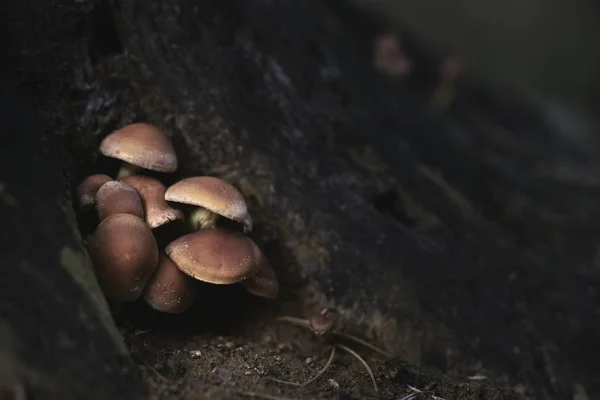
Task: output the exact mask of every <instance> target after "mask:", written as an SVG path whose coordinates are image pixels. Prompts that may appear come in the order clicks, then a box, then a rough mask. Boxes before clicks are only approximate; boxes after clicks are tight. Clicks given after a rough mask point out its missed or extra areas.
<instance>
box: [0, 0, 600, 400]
mask: <svg viewBox="0 0 600 400" xmlns="http://www.w3.org/2000/svg"><path fill="white" fill-rule="evenodd" d="M46 3H47V2H43V1H40V0H36V1H30V2H23V1H13V0H10V1H9V2H8V7H9V12H8V14H7V15H9V16H10V17H11V18H10V21H9V22H10V23H9V24H8V26H9V29H10V35H11V38H12V39H13V40H12V42H11V45H12V46H13V53H11V54H13V56H12V58H11V60H12V61H13V62H14V63H13V64H12V65H11V66H10V67H11V69H10V73H11V77H13V79H14V82H16V84H17V85H18V88H19V91H20V92H21V93H24V94H25V95H26V96H28V97H29V98H30V99H31V101H32V103H33V104H34V105H35V106H36V107H37V110H38V112H39V114H40V115H41V119H42V121H43V128H42V127H40V126H36V125H32V123H31V119H30V118H29V117H28V116H21V111H22V110H23V109H24V108H22V106H19V105H17V104H16V102H13V98H14V96H16V95H12V94H7V95H6V96H5V98H6V100H5V105H4V107H3V112H5V113H6V120H5V121H9V120H14V121H15V124H14V125H12V124H10V125H9V127H8V129H7V130H6V131H5V132H8V134H6V133H5V134H4V135H3V136H2V140H3V142H2V149H1V151H2V169H3V171H5V172H4V173H3V174H2V177H3V178H2V181H3V186H2V187H1V190H0V194H1V195H2V197H1V198H0V199H1V200H2V201H0V204H1V207H2V208H1V210H2V216H3V221H4V227H5V229H4V230H3V232H2V235H3V237H2V238H3V240H2V246H3V258H4V260H5V261H6V262H5V263H3V268H2V274H3V275H2V280H1V283H2V286H3V287H2V291H1V293H2V296H3V297H2V301H1V307H2V320H3V321H4V322H3V325H4V326H6V327H7V328H6V329H7V330H9V331H11V332H12V337H16V338H18V342H19V343H20V345H19V347H14V346H13V347H11V349H13V350H15V349H21V350H19V351H16V350H15V352H14V354H13V355H14V358H13V361H12V364H11V361H10V360H9V363H8V364H7V365H16V366H21V365H28V366H29V367H28V368H29V369H28V370H27V371H29V372H31V373H32V374H33V375H27V374H26V375H23V374H21V373H19V374H17V375H15V376H17V377H19V378H18V379H20V380H21V381H23V382H25V383H26V384H27V387H28V388H30V389H29V390H31V391H32V392H33V393H35V398H80V397H81V398H84V397H85V398H92V397H93V396H96V397H94V398H118V397H117V393H120V395H121V396H123V397H122V398H136V396H139V393H138V390H139V385H138V384H137V383H136V381H135V380H134V379H133V376H132V375H131V369H130V367H131V363H130V360H129V359H128V358H127V356H126V355H125V350H124V347H123V344H122V339H121V338H120V336H119V333H118V331H117V330H116V328H115V325H114V323H113V322H112V320H111V319H110V314H109V312H108V308H107V306H106V304H105V301H104V299H103V298H102V296H101V294H100V291H99V288H98V286H97V283H96V282H95V280H94V279H93V277H92V274H91V269H90V262H89V259H88V257H87V253H86V252H85V250H84V247H83V246H82V240H81V237H80V236H79V233H78V231H77V223H76V220H75V218H74V216H73V212H72V209H71V205H70V203H69V195H70V193H71V191H72V187H73V186H74V185H75V184H77V183H78V182H79V181H80V180H81V179H82V178H83V177H84V176H85V174H90V173H95V172H104V173H109V174H114V173H115V170H116V165H115V164H114V163H111V162H110V161H109V160H106V159H103V158H102V157H100V156H99V155H98V151H97V147H98V144H99V142H100V140H101V139H102V137H104V136H105V135H106V134H108V133H109V132H110V131H111V130H113V129H114V128H116V127H119V126H122V125H124V124H126V123H130V122H134V121H148V122H151V123H154V124H156V125H157V126H159V127H161V128H162V129H163V130H164V131H165V132H167V133H168V134H169V135H171V137H172V140H173V143H174V145H175V148H176V150H177V151H178V155H179V163H180V168H179V170H178V172H177V174H175V175H173V176H172V177H169V178H168V179H170V180H171V181H174V180H175V179H177V178H179V177H182V176H190V175H199V174H202V175H215V176H219V177H222V178H224V179H226V180H228V181H230V182H232V183H233V184H234V185H235V186H236V187H238V188H239V189H240V191H241V192H242V193H243V194H244V195H245V196H246V198H247V199H249V204H250V211H251V214H252V216H253V219H254V220H255V229H254V230H253V232H252V234H251V235H252V237H253V238H254V239H255V240H256V242H257V243H258V244H259V245H260V246H261V248H263V250H264V251H265V254H266V255H267V257H268V258H269V259H270V261H271V264H272V265H273V267H274V268H275V270H276V272H277V274H278V276H279V277H280V279H281V285H282V287H281V291H282V295H281V298H280V300H279V301H278V302H277V303H276V306H275V309H273V307H268V306H264V304H263V303H260V302H259V303H256V302H254V303H253V302H252V301H251V300H247V298H246V297H244V294H240V293H238V292H235V293H234V292H231V293H233V296H234V297H233V298H234V299H237V301H239V302H240V303H239V304H237V305H236V304H233V305H227V306H223V307H224V309H227V310H228V311H232V310H234V311H232V312H233V314H232V315H233V317H232V318H234V319H235V318H238V317H239V318H240V320H239V321H238V320H235V321H233V322H234V323H238V322H239V323H240V324H245V325H246V327H245V332H250V333H249V334H242V333H240V334H239V336H237V337H238V338H239V340H244V341H245V344H244V346H246V348H248V349H252V351H253V352H255V353H256V354H258V356H257V357H258V358H257V359H252V357H251V356H250V355H248V354H249V353H248V354H246V355H245V353H244V351H243V350H240V351H239V353H240V354H241V355H239V354H237V353H236V355H231V357H232V359H236V360H237V358H235V357H242V358H243V357H247V358H245V359H244V360H249V359H251V360H252V361H251V362H250V361H248V362H249V363H254V364H253V365H255V368H254V369H255V370H259V369H260V368H259V367H258V366H262V368H263V370H264V369H266V371H267V372H265V373H262V372H258V373H257V374H258V375H259V376H258V377H257V376H256V375H255V374H254V372H251V373H250V374H245V371H246V370H245V369H244V368H247V367H244V366H243V365H242V364H243V362H241V363H240V364H238V363H237V362H236V363H233V364H231V365H229V366H227V367H226V368H225V369H226V370H227V371H229V372H228V373H231V374H233V376H235V378H236V385H237V386H233V387H231V388H228V387H227V385H225V386H223V383H222V382H221V381H218V382H215V380H214V379H212V378H210V376H212V375H210V374H208V372H209V371H211V370H213V371H216V373H217V375H218V374H219V373H220V372H219V371H221V370H222V369H223V368H222V367H221V366H220V364H219V363H220V362H222V363H226V362H227V360H225V359H224V358H223V354H229V353H223V352H224V351H226V350H223V349H222V347H223V346H221V345H220V342H219V340H221V339H218V338H217V337H215V336H211V335H203V336H202V337H201V338H191V337H190V335H188V336H186V335H183V337H182V335H181V334H180V333H175V332H171V331H170V330H169V329H168V326H167V328H165V326H163V327H162V329H161V330H160V331H159V332H153V333H152V334H151V335H149V336H147V337H143V335H142V336H139V335H129V336H127V341H128V343H129V344H130V349H131V352H132V354H133V355H135V358H136V361H138V362H140V363H151V364H155V365H156V364H157V363H158V364H160V365H159V366H160V369H161V374H163V375H165V376H167V378H173V379H174V382H179V384H178V386H177V390H178V391H179V392H178V393H180V394H181V393H205V394H206V396H207V398H228V399H230V398H232V396H234V394H235V393H240V392H245V393H246V395H248V394H249V393H250V394H252V393H253V394H254V395H255V396H258V394H257V393H258V392H261V393H262V392H264V393H270V395H272V396H274V395H277V393H279V392H278V390H279V389H277V387H275V386H273V385H268V384H265V383H264V382H263V381H262V380H260V379H258V378H260V377H261V376H262V375H275V374H277V373H278V374H279V375H280V376H286V374H288V376H289V375H290V374H294V373H297V372H301V373H303V374H305V375H306V376H308V375H310V374H311V373H310V368H314V367H312V366H309V367H307V366H306V365H304V363H303V359H304V357H301V355H299V354H296V355H295V356H293V355H290V354H287V353H286V356H288V357H290V361H289V365H285V364H283V365H280V364H277V365H275V364H273V363H275V362H274V361H273V355H272V354H271V353H269V351H271V350H270V349H272V348H275V347H276V345H275V344H274V343H266V344H265V343H262V342H257V341H256V340H257V339H256V338H257V336H256V335H257V333H256V332H263V331H264V332H272V331H273V329H274V326H275V325H276V324H275V322H274V318H273V317H274V316H275V315H279V314H281V313H283V312H295V313H298V314H302V315H304V314H307V313H310V312H315V311H318V310H319V309H320V308H322V307H325V306H331V307H335V308H336V309H337V310H338V311H339V313H340V315H341V317H342V318H343V320H344V321H345V327H344V329H345V330H346V331H348V332H351V333H355V334H357V333H360V334H361V336H366V337H367V338H368V339H369V340H370V341H373V342H374V343H377V344H378V345H380V346H383V347H385V348H386V349H387V350H388V351H390V352H393V353H395V354H397V356H398V357H397V358H395V359H394V360H391V361H388V362H386V363H380V364H376V363H375V362H373V363H371V365H372V367H374V369H375V372H376V377H377V380H378V382H379V385H380V388H381V393H382V396H383V397H382V398H388V397H389V398H392V397H393V398H402V397H403V396H406V395H408V394H410V393H411V389H410V388H409V387H408V386H407V385H411V386H416V387H419V388H421V389H423V388H428V389H427V393H429V394H434V395H437V396H440V397H442V398H446V399H450V398H458V399H463V398H464V399H471V398H486V399H493V398H507V399H508V398H519V394H517V393H516V392H515V393H514V394H513V392H512V390H509V389H515V388H517V389H518V390H517V392H520V393H526V394H528V395H533V396H535V397H540V398H545V397H551V398H565V399H566V398H569V399H570V398H573V396H574V394H575V393H587V395H588V396H590V398H593V397H594V395H596V396H598V395H600V386H599V383H598V381H597V380H595V377H597V376H598V373H599V372H600V365H599V364H598V361H597V357H596V356H595V354H598V352H599V351H600V343H599V342H598V341H597V340H596V338H597V337H598V334H599V333H600V323H599V321H598V320H599V314H598V310H599V300H598V295H597V293H598V292H597V291H598V289H599V280H598V266H597V264H596V263H595V255H596V242H597V239H598V236H599V235H598V233H599V230H598V227H599V222H600V208H598V207H597V206H596V203H597V201H596V200H597V199H598V193H599V190H598V189H599V188H598V181H597V180H594V179H593V177H594V174H595V171H597V170H598V169H597V167H598V165H597V164H595V162H596V161H595V160H597V159H598V157H597V156H598V154H597V151H595V150H594V148H593V146H590V145H589V144H588V143H585V144H584V145H582V144H581V142H577V143H575V142H574V141H573V140H572V139H570V138H566V137H564V136H561V135H559V134H557V133H556V131H555V130H554V129H553V128H552V127H549V126H547V125H546V124H545V123H544V121H543V119H542V118H541V116H540V115H539V114H538V113H537V112H536V110H534V109H533V108H532V107H530V106H529V105H527V104H526V102H525V101H523V100H522V99H516V100H515V99H514V98H511V97H509V96H504V95H503V96H500V95H491V94H490V92H489V91H488V90H486V89H485V88H483V86H482V84H481V83H480V82H476V81H475V79H472V78H469V79H468V80H465V81H464V82H462V83H461V86H460V87H459V91H458V93H457V97H456V98H455V100H454V103H453V104H452V106H451V107H450V108H449V109H447V110H436V109H435V108H432V106H431V105H430V104H429V102H428V99H429V98H430V96H431V90H432V88H433V87H434V86H435V85H436V73H435V71H437V67H436V65H438V64H437V62H438V61H437V59H436V57H434V56H432V55H431V54H429V53H430V52H428V51H426V50H424V49H425V48H424V47H423V45H422V44H420V43H419V42H418V41H417V40H415V39H413V38H411V37H410V35H409V34H408V33H404V37H405V39H406V41H407V42H408V44H409V46H408V48H409V49H410V51H411V52H412V53H411V54H410V55H411V57H413V59H414V62H415V70H416V74H415V77H414V78H413V79H412V80H410V81H409V82H408V83H406V82H403V81H397V80H393V79H390V78H389V77H387V76H384V75H382V74H380V73H378V72H377V71H376V70H375V69H374V68H373V66H372V54H371V51H372V41H373V38H374V36H375V35H376V34H379V33H381V32H383V31H384V29H385V27H382V26H380V25H379V24H378V22H377V21H376V20H373V19H370V17H369V16H368V15H365V14H363V13H361V12H357V11H356V10H355V9H352V8H350V7H347V6H345V3H344V2H337V1H332V2H323V1H296V2H272V1H266V0H254V1H248V0H238V1H236V0H229V1H221V2H218V1H206V2H197V1H191V0H162V1H143V0H121V1H119V2H117V3H115V4H109V3H107V2H101V1H80V2H73V1H66V0H65V1H62V0H57V1H55V2H53V5H49V4H46ZM42 131H44V134H41V132H42ZM9 140H10V142H9ZM13 142H14V143H16V144H13ZM588 178H589V179H588ZM7 221H8V223H7ZM207 290H208V291H210V289H207ZM227 293H230V292H227ZM242 303H248V304H242ZM210 304H211V303H208V302H204V303H203V304H201V305H199V306H198V307H199V308H202V307H203V308H208V305H210ZM212 304H214V303H212ZM256 304H258V306H257V307H259V309H261V310H264V313H265V315H266V316H267V317H264V316H256V315H254V316H253V317H252V318H250V320H251V321H250V322H248V321H247V320H246V319H242V317H241V312H238V313H237V314H236V312H235V310H236V309H239V310H244V313H246V312H247V313H249V314H252V313H254V314H256V312H254V311H251V306H252V305H256ZM261 307H262V308H261ZM199 308H198V309H194V310H193V312H197V311H198V310H199ZM218 311H219V312H221V310H218ZM260 312H263V311H260ZM244 315H245V314H244ZM186 318H187V319H186ZM190 318H191V317H190V313H188V314H186V315H184V316H182V317H181V318H180V319H178V320H177V321H178V323H179V324H181V326H184V327H185V326H186V324H187V322H186V321H190ZM192 318H194V319H195V318H197V317H196V316H194V317H192ZM190 325H193V324H191V323H190ZM237 334H238V333H236V335H237ZM191 336H193V335H191ZM145 346H146V347H145ZM148 346H149V347H148ZM190 346H196V347H197V346H203V347H202V348H203V350H202V353H203V354H204V355H203V357H201V358H200V359H193V360H191V359H190V357H189V355H188V350H190V349H191V347H190ZM148 349H150V350H148ZM158 353H160V357H159V356H158ZM2 354H4V353H2ZM227 357H229V356H227ZM209 360H213V361H210V362H209ZM215 360H217V361H215ZM219 360H221V361H219ZM159 361H160V362H159ZM161 363H162V364H161ZM173 363H174V364H175V365H176V366H175V367H172V364H173ZM209 364H210V366H209ZM169 365H171V367H169ZM410 365H417V366H418V367H412V366H410ZM180 367H181V368H180ZM419 368H427V369H424V370H423V371H421V370H419ZM341 369H344V370H349V371H347V375H345V374H344V373H342V372H340V370H341ZM430 369H433V370H434V371H436V372H426V371H430ZM199 371H200V372H199ZM202 371H206V372H207V373H206V374H203V372H202ZM336 371H337V372H336ZM336 371H334V372H332V373H335V374H336V375H335V376H336V380H338V382H339V383H340V390H341V391H342V393H345V394H346V395H347V396H348V397H350V398H365V396H367V395H368V394H369V393H370V390H371V389H370V386H369V385H370V383H369V381H368V379H367V378H366V377H365V376H364V375H365V374H364V371H362V370H358V369H356V370H354V369H352V367H350V366H349V364H348V365H343V366H340V365H338V366H337V367H336ZM34 375H35V376H36V377H37V376H39V377H40V378H39V379H38V378H34V377H33V376H34ZM475 375H477V376H485V377H486V378H487V381H486V382H485V384H483V385H480V384H479V383H478V382H472V381H469V380H467V379H466V378H462V377H466V376H475ZM219 376H221V379H222V380H225V379H224V378H223V377H222V374H221V375H219ZM293 379H296V377H293ZM298 379H300V378H298ZM321 381H322V382H321ZM354 381H357V382H358V383H356V382H354ZM49 382H51V383H49ZM182 382H183V383H182ZM319 382H320V383H319ZM48 385H50V386H48ZM327 387H328V384H327V379H321V380H320V381H318V382H315V386H314V387H313V388H312V389H313V390H318V391H324V390H325V389H326V388H327ZM236 388H237V389H236ZM496 388H498V389H496ZM293 390H294V389H289V391H288V389H285V391H286V393H287V395H289V396H293ZM167 392H168V391H164V390H163V391H160V390H158V391H157V393H159V394H160V395H164V396H167V394H165V393H167ZM84 393H85V394H86V395H84ZM314 393H315V392H313V394H314ZM386 396H388V397H386ZM478 396H480V397H478ZM308 397H310V396H308ZM191 398H193V397H191Z"/></svg>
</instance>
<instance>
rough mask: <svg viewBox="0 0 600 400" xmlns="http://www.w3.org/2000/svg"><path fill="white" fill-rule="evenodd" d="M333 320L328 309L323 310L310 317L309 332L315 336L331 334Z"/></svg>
mask: <svg viewBox="0 0 600 400" xmlns="http://www.w3.org/2000/svg"><path fill="white" fill-rule="evenodd" d="M334 323H335V319H334V316H333V315H332V312H331V310H330V309H328V308H325V309H323V310H322V311H321V312H320V313H318V314H315V315H312V316H311V317H310V318H309V319H308V326H309V327H310V330H311V331H313V333H314V334H315V335H317V336H322V335H325V334H328V333H331V332H332V331H333V328H334Z"/></svg>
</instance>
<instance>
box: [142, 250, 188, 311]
mask: <svg viewBox="0 0 600 400" xmlns="http://www.w3.org/2000/svg"><path fill="white" fill-rule="evenodd" d="M197 290H198V287H197V285H196V282H195V281H194V279H192V278H191V277H190V276H189V275H187V274H185V273H183V272H182V271H181V270H179V269H178V268H177V266H175V264H174V263H173V261H172V260H171V259H170V258H169V257H167V256H166V255H165V254H164V253H161V255H160V259H159V261H158V267H157V268H156V271H155V272H154V275H152V277H151V278H150V280H149V281H148V284H147V285H146V288H145V289H144V292H143V294H142V297H143V298H144V300H145V301H146V303H148V304H149V305H150V307H152V308H154V309H155V310H157V311H160V312H164V313H171V314H179V313H182V312H184V311H185V310H187V309H188V308H189V307H190V306H191V305H192V303H193V302H194V300H195V299H196V293H197Z"/></svg>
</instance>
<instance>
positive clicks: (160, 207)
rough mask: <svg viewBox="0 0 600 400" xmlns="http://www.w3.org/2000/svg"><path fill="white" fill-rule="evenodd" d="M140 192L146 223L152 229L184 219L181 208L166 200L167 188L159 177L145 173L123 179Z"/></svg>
mask: <svg viewBox="0 0 600 400" xmlns="http://www.w3.org/2000/svg"><path fill="white" fill-rule="evenodd" d="M121 181H122V182H125V183H126V184H128V185H130V186H131V187H133V188H134V189H135V190H137V192H138V193H139V195H140V197H141V198H142V203H143V204H144V211H145V213H146V223H147V224H148V226H149V227H150V228H152V229H154V228H158V227H159V226H161V225H164V224H166V223H168V222H171V221H175V220H181V219H183V213H182V212H181V211H180V210H177V209H175V208H172V207H171V206H169V204H168V203H167V201H166V200H165V192H166V191H167V188H166V187H165V185H163V184H162V183H161V182H160V181H158V180H157V179H154V178H151V177H149V176H144V175H131V176H127V177H125V178H122V179H121Z"/></svg>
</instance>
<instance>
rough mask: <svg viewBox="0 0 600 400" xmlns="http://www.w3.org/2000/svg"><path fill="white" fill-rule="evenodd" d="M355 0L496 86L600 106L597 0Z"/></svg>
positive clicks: (571, 105)
mask: <svg viewBox="0 0 600 400" xmlns="http://www.w3.org/2000/svg"><path fill="white" fill-rule="evenodd" d="M353 1H355V2H356V3H358V4H361V5H362V6H364V7H367V8H369V9H372V10H375V11H378V12H381V15H384V16H385V17H386V18H388V19H389V20H390V22H395V23H399V24H401V25H402V26H406V27H407V28H409V29H411V30H413V31H414V32H415V33H417V34H418V35H419V36H420V37H421V38H422V39H424V40H425V41H427V42H429V43H431V44H433V45H434V46H435V47H437V48H439V49H441V50H442V51H444V52H447V53H449V54H454V55H458V56H462V57H464V58H465V60H466V62H467V64H468V65H469V66H470V69H471V72H472V73H475V74H476V75H479V76H480V77H481V78H483V79H484V80H486V81H488V82H491V83H492V84H495V85H498V86H504V87H509V88H514V89H517V90H519V91H521V92H524V93H526V94H529V95H530V96H531V97H532V98H534V99H537V100H538V101H541V102H543V103H548V105H549V106H550V107H554V106H557V105H558V104H560V105H561V109H562V108H563V107H564V108H567V109H569V110H571V111H572V112H584V113H586V114H591V113H595V112H596V111H597V110H599V109H600V2H599V1H597V0H574V1H559V0H549V1H540V0H506V1H491V0H456V1H440V0H419V1H398V0H353ZM576 110H579V111H576ZM588 118H589V116H588Z"/></svg>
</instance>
